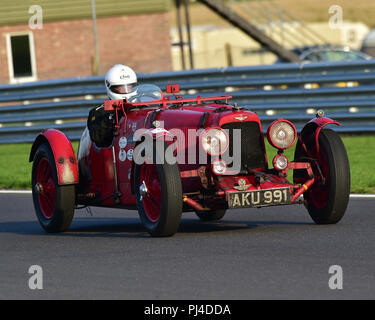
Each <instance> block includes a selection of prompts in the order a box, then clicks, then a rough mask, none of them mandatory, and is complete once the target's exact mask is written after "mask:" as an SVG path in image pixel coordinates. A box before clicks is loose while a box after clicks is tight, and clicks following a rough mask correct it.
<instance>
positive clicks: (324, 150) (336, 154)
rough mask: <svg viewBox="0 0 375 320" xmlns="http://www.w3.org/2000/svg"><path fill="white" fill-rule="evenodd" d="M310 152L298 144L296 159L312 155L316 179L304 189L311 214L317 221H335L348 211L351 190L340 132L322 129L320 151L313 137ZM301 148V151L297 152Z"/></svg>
mask: <svg viewBox="0 0 375 320" xmlns="http://www.w3.org/2000/svg"><path fill="white" fill-rule="evenodd" d="M305 144H306V147H307V150H308V153H309V154H306V152H303V151H302V148H301V146H297V149H296V153H299V154H298V155H297V154H296V158H297V159H296V161H299V159H300V160H301V161H304V160H303V159H306V158H310V159H314V160H313V161H312V160H310V162H311V165H312V168H313V172H314V177H315V182H314V183H313V185H312V186H311V187H310V189H308V190H307V191H306V192H305V193H304V198H305V200H306V202H307V204H306V206H307V209H308V211H309V214H310V216H311V218H312V219H313V220H314V222H315V223H317V224H334V223H337V222H339V221H340V220H341V219H342V217H343V216H344V214H345V211H346V208H347V206H348V202H349V194H350V166H349V160H348V156H347V153H346V149H345V146H344V144H343V142H342V140H341V138H340V136H339V135H338V134H337V133H336V132H334V131H332V130H330V129H323V130H322V131H321V132H320V134H319V151H318V150H316V146H315V143H314V139H313V137H310V141H306V142H305ZM297 150H298V152H297Z"/></svg>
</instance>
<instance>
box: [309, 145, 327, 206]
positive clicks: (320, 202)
mask: <svg viewBox="0 0 375 320" xmlns="http://www.w3.org/2000/svg"><path fill="white" fill-rule="evenodd" d="M315 158H316V159H318V164H319V166H320V170H321V173H322V175H323V177H324V180H323V179H322V178H321V175H320V172H319V170H318V169H314V171H315V172H314V175H315V179H316V181H315V183H314V184H313V185H312V186H311V188H310V189H309V190H310V191H309V198H310V200H311V202H312V203H313V205H314V206H315V207H316V208H317V209H324V208H325V207H326V206H327V203H328V196H329V168H328V160H327V155H326V154H325V152H324V150H323V149H322V148H320V150H319V153H318V154H317V153H316V152H315ZM313 167H315V166H314V165H313Z"/></svg>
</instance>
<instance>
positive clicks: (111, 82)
mask: <svg viewBox="0 0 375 320" xmlns="http://www.w3.org/2000/svg"><path fill="white" fill-rule="evenodd" d="M136 86H137V75H136V74H135V72H134V71H133V70H132V69H131V68H129V67H127V66H124V65H123V64H116V65H114V66H113V67H112V68H111V69H109V70H108V72H107V74H106V75H105V88H106V90H107V94H108V97H109V98H110V99H111V100H123V99H129V98H130V97H131V96H134V95H135V94H136V93H137V92H136V90H135V87H136Z"/></svg>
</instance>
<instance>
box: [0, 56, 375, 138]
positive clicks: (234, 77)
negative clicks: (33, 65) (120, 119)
mask: <svg viewBox="0 0 375 320" xmlns="http://www.w3.org/2000/svg"><path fill="white" fill-rule="evenodd" d="M138 76H139V82H140V83H153V84H156V85H159V86H160V87H161V88H162V89H165V87H166V85H167V84H171V83H179V84H180V87H181V90H182V93H183V94H184V95H186V96H195V95H198V94H199V95H201V96H209V95H221V94H223V92H229V93H230V94H231V95H232V96H233V98H234V100H233V102H237V103H238V105H239V106H242V107H245V108H248V109H250V110H252V111H255V112H257V113H258V115H259V117H260V119H261V120H262V122H263V126H264V128H267V126H268V124H269V123H270V122H271V121H273V120H275V119H277V118H279V117H284V118H287V119H290V120H292V121H293V122H294V123H295V124H296V126H297V129H300V128H301V127H302V126H303V125H304V123H306V121H308V120H309V119H311V118H312V117H313V114H314V113H315V111H316V110H317V109H324V110H325V111H326V114H327V115H328V116H329V117H332V118H334V119H336V120H338V121H340V122H342V124H343V126H342V127H340V128H338V130H340V131H342V132H353V133H361V132H375V60H370V61H364V62H362V61H361V62H346V63H329V64H328V63H308V64H275V65H268V66H255V67H230V68H223V69H204V70H193V71H181V72H161V73H154V74H139V75H138ZM104 98H105V88H104V77H102V76H95V77H83V78H71V79H59V80H49V81H39V82H32V83H25V84H16V85H0V105H2V106H0V143H18V142H31V141H33V140H34V138H35V136H36V135H37V134H38V132H40V131H41V130H43V129H45V128H58V129H61V130H62V131H63V132H65V133H66V134H67V135H68V137H69V138H71V139H73V140H75V139H79V137H80V135H81V132H82V131H83V129H84V127H85V124H86V117H87V114H88V111H89V110H90V109H91V108H92V107H94V106H97V105H99V104H101V103H102V102H103V100H104Z"/></svg>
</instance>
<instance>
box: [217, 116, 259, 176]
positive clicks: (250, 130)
mask: <svg viewBox="0 0 375 320" xmlns="http://www.w3.org/2000/svg"><path fill="white" fill-rule="evenodd" d="M221 127H222V128H223V129H225V130H228V133H229V148H228V151H229V156H230V157H233V129H240V130H241V171H247V170H252V169H256V168H265V167H266V160H265V156H264V154H265V150H264V144H263V137H262V134H261V132H260V127H259V124H258V123H257V122H253V121H248V122H231V123H225V124H224V125H222V126H221Z"/></svg>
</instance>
